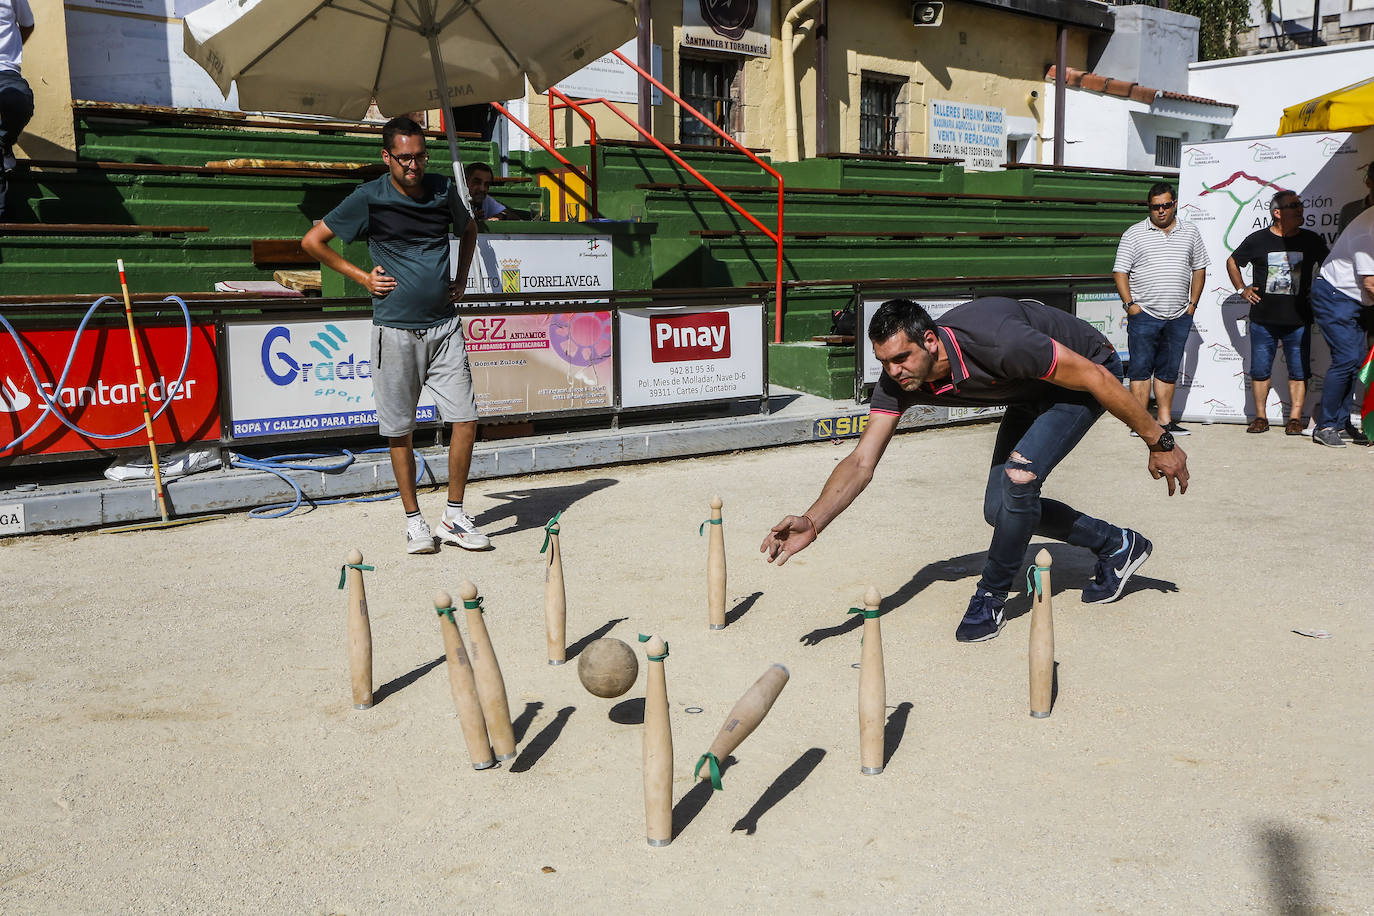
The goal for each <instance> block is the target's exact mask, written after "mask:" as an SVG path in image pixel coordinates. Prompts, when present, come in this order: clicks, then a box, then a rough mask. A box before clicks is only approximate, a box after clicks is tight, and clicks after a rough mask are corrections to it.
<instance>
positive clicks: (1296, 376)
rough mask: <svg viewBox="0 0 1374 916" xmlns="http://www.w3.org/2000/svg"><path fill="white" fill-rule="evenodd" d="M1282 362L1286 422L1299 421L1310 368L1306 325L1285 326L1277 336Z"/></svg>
mask: <svg viewBox="0 0 1374 916" xmlns="http://www.w3.org/2000/svg"><path fill="white" fill-rule="evenodd" d="M1279 343H1280V344H1282V346H1283V364H1284V366H1285V367H1287V369H1288V404H1289V406H1288V424H1289V427H1290V428H1291V427H1292V424H1293V423H1294V422H1295V421H1296V422H1299V423H1300V422H1301V420H1302V403H1303V401H1305V400H1307V375H1308V372H1309V370H1310V368H1311V362H1312V356H1311V338H1310V336H1309V335H1308V333H1307V326H1306V325H1298V326H1297V327H1296V328H1287V329H1285V330H1284V333H1283V335H1282V336H1281V337H1280V338H1279Z"/></svg>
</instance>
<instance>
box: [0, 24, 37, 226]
mask: <svg viewBox="0 0 1374 916" xmlns="http://www.w3.org/2000/svg"><path fill="white" fill-rule="evenodd" d="M32 34H33V10H32V9H30V8H29V0H0V219H4V216H5V194H6V192H7V191H8V190H9V182H8V181H7V177H8V174H9V171H10V169H12V168H14V144H15V142H16V141H17V140H18V139H19V132H20V131H22V130H23V129H24V128H25V126H27V125H28V123H29V119H30V118H32V117H33V90H32V89H30V88H29V84H28V83H27V82H25V81H24V77H23V76H21V75H20V74H19V65H20V64H21V63H22V62H23V60H24V42H26V41H28V40H29V36H30V35H32Z"/></svg>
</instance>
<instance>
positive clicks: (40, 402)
mask: <svg viewBox="0 0 1374 916" xmlns="http://www.w3.org/2000/svg"><path fill="white" fill-rule="evenodd" d="M19 342H21V343H22V344H23V346H24V347H25V348H26V349H27V350H28V353H29V359H30V361H31V362H32V363H33V365H34V368H35V370H36V371H37V372H38V373H39V377H38V378H36V379H35V378H33V377H32V376H30V375H29V370H28V369H27V368H26V367H25V365H24V361H23V358H22V357H21V356H20V352H19V348H18V347H17V346H16V345H15V343H16V342H15V340H14V339H13V338H11V337H10V336H9V335H4V336H3V337H0V378H3V379H4V384H3V388H0V458H12V457H16V456H20V455H41V454H56V453H59V452H84V451H90V450H92V449H113V448H129V447H133V446H140V447H144V448H146V447H147V444H148V434H147V432H146V431H145V429H144V426H143V404H142V400H141V399H140V398H139V395H138V384H137V380H136V376H135V374H134V361H133V354H132V353H131V352H130V349H129V331H128V329H127V328H124V327H114V328H102V329H89V328H88V329H87V330H86V331H85V332H84V333H83V334H82V335H81V337H80V338H77V336H76V332H75V331H62V330H55V331H23V332H20V334H19ZM138 345H139V352H140V354H141V356H142V365H143V381H144V383H145V384H146V385H147V386H148V400H149V405H150V406H151V408H152V411H153V413H157V411H158V410H160V409H162V408H164V407H165V408H166V409H165V410H164V411H163V413H162V415H161V416H160V417H158V418H157V419H155V420H154V421H153V435H154V438H155V439H156V440H157V442H158V443H160V444H164V445H172V444H177V445H180V444H186V443H190V442H201V441H205V440H218V439H219V434H220V425H219V423H220V417H219V367H218V365H217V363H216V359H215V329H214V326H213V325H208V324H207V325H192V327H191V334H190V339H189V340H188V339H187V334H186V328H185V326H184V325H183V326H180V327H157V328H153V327H146V328H140V329H139V331H138ZM188 345H189V348H190V359H189V362H188V364H187V369H186V376H185V378H183V379H182V381H181V384H179V385H178V384H177V376H178V375H179V374H180V372H181V365H182V360H183V359H185V358H186V355H187V348H188ZM73 350H74V351H75V352H73ZM69 355H70V356H71V367H70V369H69V370H68V371H67V374H66V376H65V377H62V371H63V366H65V365H67V359H68V356H69ZM59 381H60V385H59ZM40 388H41V392H42V393H40ZM44 394H46V395H47V398H48V399H51V400H52V401H54V402H56V406H55V407H50V406H49V405H48V403H47V400H45V398H44ZM55 411H60V413H61V415H62V416H64V417H66V418H67V419H68V420H69V421H71V422H72V423H73V424H74V425H76V426H78V427H80V428H81V429H82V430H85V431H87V432H88V433H94V434H98V435H111V434H114V433H121V432H127V433H128V434H127V435H124V436H121V437H119V438H116V439H97V438H94V437H93V436H87V435H82V434H81V433H79V432H76V431H74V430H71V429H69V428H67V427H66V426H65V425H63V423H62V421H61V420H59V419H58V417H57V415H56V414H55ZM30 430H32V431H30ZM26 433H27V435H25V434H26ZM21 440H22V441H21Z"/></svg>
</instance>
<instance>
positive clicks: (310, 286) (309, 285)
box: [272, 269, 324, 294]
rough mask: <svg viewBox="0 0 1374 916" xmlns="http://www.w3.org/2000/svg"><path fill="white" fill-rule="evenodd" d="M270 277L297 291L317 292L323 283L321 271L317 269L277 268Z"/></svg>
mask: <svg viewBox="0 0 1374 916" xmlns="http://www.w3.org/2000/svg"><path fill="white" fill-rule="evenodd" d="M272 279H273V280H276V281H277V282H278V283H280V284H281V285H282V286H285V287H286V288H287V289H294V290H295V291H296V292H298V293H316V294H318V293H319V292H320V290H321V288H322V286H323V283H324V278H323V276H322V272H321V271H320V270H318V269H316V270H278V271H274V272H273V274H272Z"/></svg>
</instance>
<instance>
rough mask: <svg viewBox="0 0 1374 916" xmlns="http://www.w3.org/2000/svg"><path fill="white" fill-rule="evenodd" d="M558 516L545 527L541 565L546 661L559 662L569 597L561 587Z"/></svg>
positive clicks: (564, 658) (564, 657) (565, 657)
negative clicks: (546, 648)
mask: <svg viewBox="0 0 1374 916" xmlns="http://www.w3.org/2000/svg"><path fill="white" fill-rule="evenodd" d="M557 519H558V517H557V516H554V520H553V521H551V522H549V524H548V526H547V527H546V528H545V531H546V532H547V536H546V537H545V539H544V549H541V551H540V552H541V553H547V554H548V560H547V562H546V564H545V566H544V637H545V640H546V641H547V642H548V645H549V664H550V665H561V664H563V663H564V662H566V661H567V660H568V648H567V618H568V599H567V592H566V591H565V590H564V588H563V554H562V552H561V551H560V549H559V546H558V530H559V529H558V520H557Z"/></svg>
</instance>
